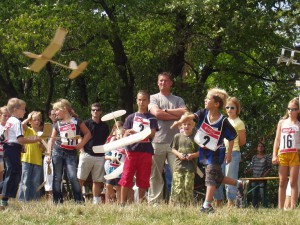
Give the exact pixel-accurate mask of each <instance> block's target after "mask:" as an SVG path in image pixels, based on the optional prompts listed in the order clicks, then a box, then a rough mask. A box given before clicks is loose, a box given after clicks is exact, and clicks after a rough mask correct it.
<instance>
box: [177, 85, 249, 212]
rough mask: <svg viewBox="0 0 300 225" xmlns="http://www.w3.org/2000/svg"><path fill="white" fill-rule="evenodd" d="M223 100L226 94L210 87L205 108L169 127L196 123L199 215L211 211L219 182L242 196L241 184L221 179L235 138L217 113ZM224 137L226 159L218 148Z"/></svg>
mask: <svg viewBox="0 0 300 225" xmlns="http://www.w3.org/2000/svg"><path fill="white" fill-rule="evenodd" d="M227 98H228V94H227V93H226V91H224V90H222V89H218V88H213V89H210V90H208V93H207V96H206V98H205V109H204V110H199V111H198V112H196V113H194V114H192V115H189V116H183V117H182V118H181V119H180V120H178V121H175V122H174V124H173V125H172V127H171V128H173V127H177V126H178V125H181V124H182V123H183V122H185V121H187V120H190V119H197V120H198V125H197V128H198V131H197V133H196V135H195V142H196V143H197V144H198V145H199V146H200V148H199V161H200V162H201V163H203V164H204V165H206V170H205V174H206V178H205V185H206V187H207V188H206V196H205V201H204V203H203V206H202V209H201V210H200V212H203V213H212V212H214V208H213V207H212V201H213V196H214V193H215V191H216V188H218V187H219V186H220V184H221V183H223V184H229V185H233V186H237V187H238V191H239V192H241V193H240V194H241V195H242V196H243V193H242V192H243V191H242V190H243V182H242V181H238V180H234V179H232V178H230V177H226V176H224V174H223V173H222V169H221V165H222V163H223V161H224V159H225V160H226V163H230V162H231V157H232V156H231V154H232V148H233V140H234V139H235V138H236V136H237V133H236V131H235V129H234V127H233V126H232V125H231V124H230V123H229V121H228V119H227V118H226V117H225V116H223V115H222V114H221V112H220V111H221V110H222V108H223V107H224V106H225V105H226V99H227ZM224 138H226V139H227V140H228V141H229V144H228V149H227V154H226V156H225V149H224V148H220V147H221V145H222V144H223V140H224Z"/></svg>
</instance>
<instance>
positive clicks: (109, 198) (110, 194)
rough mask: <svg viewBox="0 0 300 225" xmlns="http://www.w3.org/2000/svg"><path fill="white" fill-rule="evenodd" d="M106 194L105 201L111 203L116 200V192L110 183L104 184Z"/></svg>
mask: <svg viewBox="0 0 300 225" xmlns="http://www.w3.org/2000/svg"><path fill="white" fill-rule="evenodd" d="M105 194H106V196H105V201H106V203H111V202H114V201H115V200H116V194H115V190H114V188H113V186H112V185H111V184H106V193H105Z"/></svg>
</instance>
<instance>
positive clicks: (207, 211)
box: [200, 206, 215, 214]
mask: <svg viewBox="0 0 300 225" xmlns="http://www.w3.org/2000/svg"><path fill="white" fill-rule="evenodd" d="M214 212H215V209H214V208H213V207H212V206H211V207H209V208H204V207H203V206H202V208H201V209H200V213H208V214H209V213H214Z"/></svg>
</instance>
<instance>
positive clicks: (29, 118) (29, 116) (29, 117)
mask: <svg viewBox="0 0 300 225" xmlns="http://www.w3.org/2000/svg"><path fill="white" fill-rule="evenodd" d="M32 115H33V113H32V112H31V113H29V114H28V116H27V120H28V121H30V120H32Z"/></svg>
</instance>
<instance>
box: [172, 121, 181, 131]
mask: <svg viewBox="0 0 300 225" xmlns="http://www.w3.org/2000/svg"><path fill="white" fill-rule="evenodd" d="M180 125H181V122H179V121H174V123H173V124H172V126H171V127H170V129H173V128H174V127H179V126H180Z"/></svg>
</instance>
